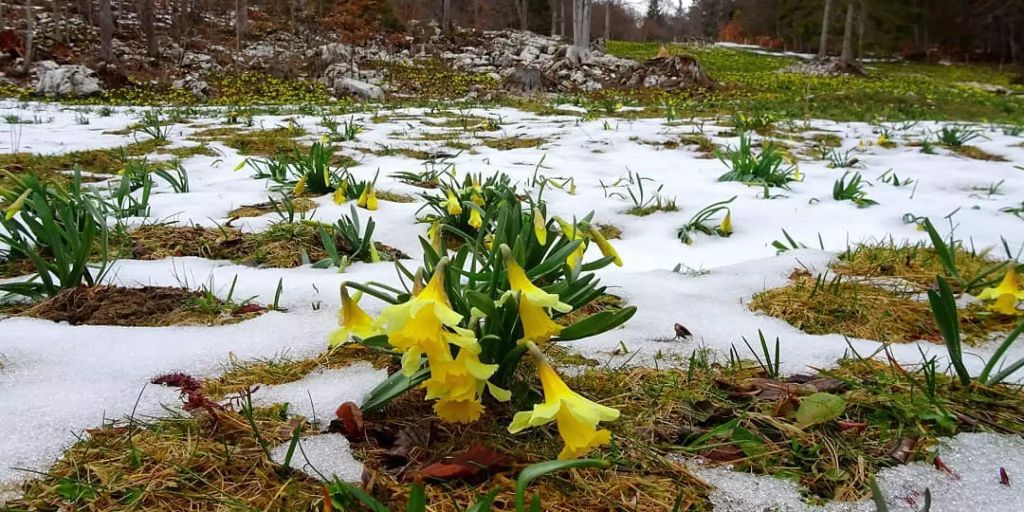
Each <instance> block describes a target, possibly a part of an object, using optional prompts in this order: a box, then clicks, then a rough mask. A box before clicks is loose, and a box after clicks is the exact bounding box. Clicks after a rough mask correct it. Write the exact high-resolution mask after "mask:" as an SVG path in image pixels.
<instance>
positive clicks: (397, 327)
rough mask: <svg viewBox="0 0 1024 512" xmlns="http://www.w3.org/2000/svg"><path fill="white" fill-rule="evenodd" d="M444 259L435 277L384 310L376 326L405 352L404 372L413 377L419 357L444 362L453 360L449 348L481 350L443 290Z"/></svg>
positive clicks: (418, 363) (438, 266)
mask: <svg viewBox="0 0 1024 512" xmlns="http://www.w3.org/2000/svg"><path fill="white" fill-rule="evenodd" d="M447 264H448V259H447V258H443V259H442V260H441V261H440V262H439V263H438V264H437V267H435V269H434V276H433V277H432V278H431V279H430V282H429V283H427V286H426V287H424V288H423V289H422V290H419V292H418V293H417V294H416V295H415V296H414V297H413V298H412V299H410V300H408V301H406V302H404V303H402V304H395V305H392V306H388V307H386V308H384V310H383V311H381V313H380V317H378V318H377V321H376V322H375V326H376V327H377V328H378V329H380V330H381V331H383V332H385V333H386V334H387V335H388V343H390V344H391V346H393V347H395V348H396V349H397V350H398V351H400V352H402V372H403V373H404V374H406V375H412V374H413V373H415V372H416V370H417V369H419V367H420V362H421V361H420V358H421V357H422V356H423V355H426V356H427V358H428V359H431V360H437V361H441V360H444V358H445V357H448V358H450V357H451V349H450V347H449V346H450V345H456V346H459V347H463V348H465V347H471V348H472V347H478V346H479V342H477V340H476V337H475V336H474V334H473V332H472V331H470V330H467V329H462V328H460V327H458V324H459V322H460V321H461V320H462V315H460V314H459V313H457V312H455V310H453V309H452V307H451V305H450V304H449V302H448V295H447V294H446V292H445V289H444V268H445V266H447Z"/></svg>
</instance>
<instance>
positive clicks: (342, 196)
mask: <svg viewBox="0 0 1024 512" xmlns="http://www.w3.org/2000/svg"><path fill="white" fill-rule="evenodd" d="M346 192H348V183H345V182H341V185H339V186H338V188H337V189H335V190H334V196H333V197H334V204H344V203H345V201H348V194H347V193H346Z"/></svg>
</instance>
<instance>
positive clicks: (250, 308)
mask: <svg viewBox="0 0 1024 512" xmlns="http://www.w3.org/2000/svg"><path fill="white" fill-rule="evenodd" d="M266 310H267V308H266V307H264V306H261V305H259V304H252V303H250V304H244V305H242V306H239V307H238V309H235V310H234V311H232V312H231V314H232V315H234V316H242V315H248V314H250V313H262V312H263V311H266Z"/></svg>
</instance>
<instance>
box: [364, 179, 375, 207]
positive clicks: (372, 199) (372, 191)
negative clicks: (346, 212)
mask: <svg viewBox="0 0 1024 512" xmlns="http://www.w3.org/2000/svg"><path fill="white" fill-rule="evenodd" d="M367 188H369V189H370V193H369V195H368V196H367V198H366V209H367V210H370V211H375V210H376V209H377V190H376V189H375V188H373V185H370V186H368V187H367Z"/></svg>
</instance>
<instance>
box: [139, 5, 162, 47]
mask: <svg viewBox="0 0 1024 512" xmlns="http://www.w3.org/2000/svg"><path fill="white" fill-rule="evenodd" d="M139 23H140V24H141V25H142V34H143V35H144V36H145V37H146V54H147V55H149V57H150V58H153V59H155V58H156V57H157V56H159V55H160V49H159V48H157V45H156V29H155V28H154V27H153V0H140V1H139Z"/></svg>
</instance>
